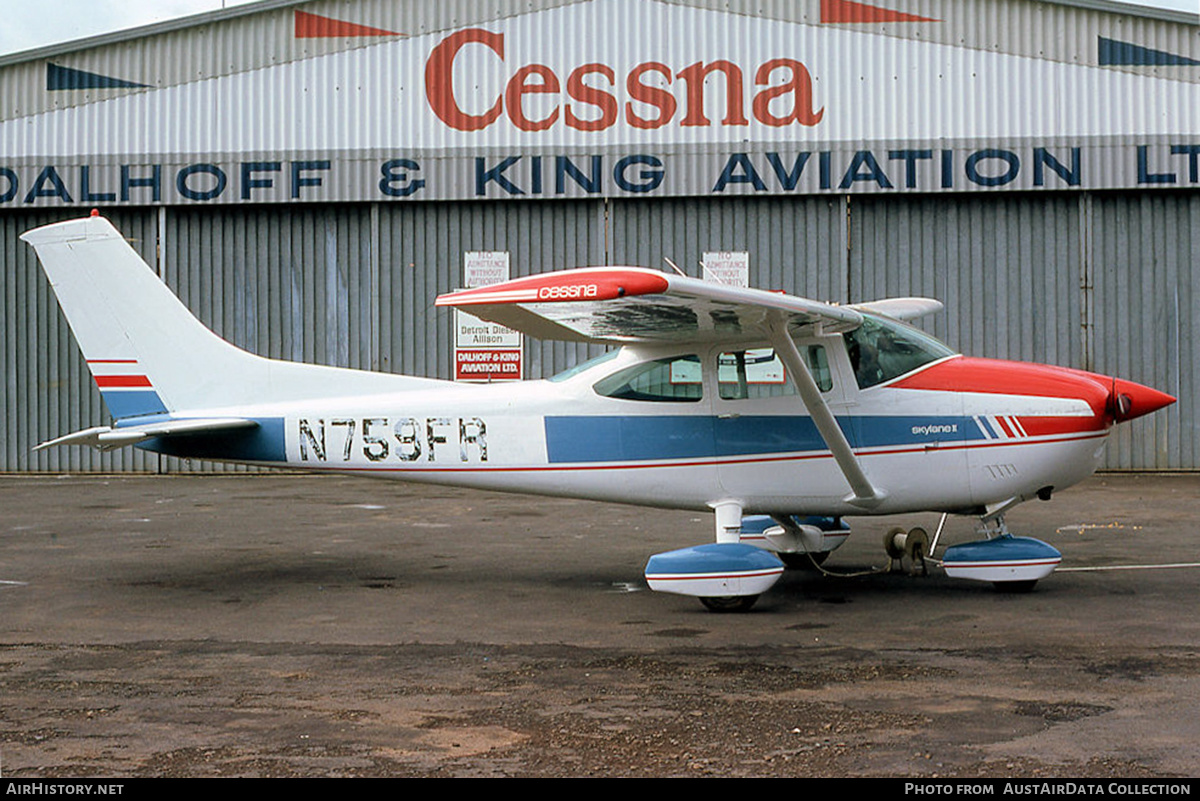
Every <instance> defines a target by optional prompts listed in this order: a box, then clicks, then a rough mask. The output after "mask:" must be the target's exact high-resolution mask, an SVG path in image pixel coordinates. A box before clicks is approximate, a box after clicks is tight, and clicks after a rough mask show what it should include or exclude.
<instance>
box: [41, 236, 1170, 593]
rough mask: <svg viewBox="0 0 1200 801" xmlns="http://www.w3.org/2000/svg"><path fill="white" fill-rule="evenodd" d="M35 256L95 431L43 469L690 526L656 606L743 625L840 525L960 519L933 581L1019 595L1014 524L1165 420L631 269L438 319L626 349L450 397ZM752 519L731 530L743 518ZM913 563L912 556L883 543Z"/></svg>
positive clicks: (1130, 394) (134, 276) (661, 560)
mask: <svg viewBox="0 0 1200 801" xmlns="http://www.w3.org/2000/svg"><path fill="white" fill-rule="evenodd" d="M22 238H23V239H24V240H25V241H27V242H29V243H30V244H31V245H33V247H34V248H35V249H36V250H37V254H38V258H39V259H40V260H41V262H42V266H43V267H44V269H45V271H46V274H47V276H48V277H49V279H50V283H51V285H52V286H53V288H54V291H55V293H56V294H57V296H58V301H59V303H60V305H61V306H62V309H63V312H64V313H65V314H66V317H67V320H68V322H69V323H70V325H71V329H72V331H73V332H74V334H75V337H76V339H77V340H78V342H79V346H80V348H81V349H82V351H83V355H84V358H85V359H86V360H87V364H88V367H89V368H90V369H91V371H92V375H93V376H94V377H95V380H96V384H97V386H98V387H99V389H100V392H101V394H102V395H103V397H104V401H105V403H106V404H107V406H108V409H109V411H110V412H111V413H112V416H113V418H114V421H113V424H112V425H111V426H100V427H97V428H89V429H87V430H84V431H79V432H76V433H73V434H68V435H66V436H63V437H60V438H58V439H55V440H52V441H50V442H46V443H44V444H42V445H39V446H38V447H39V448H46V447H51V446H55V445H76V444H78V445H91V446H94V447H97V448H101V449H109V448H116V447H120V446H123V445H136V446H138V447H141V448H145V449H147V450H152V451H157V452H159V453H166V454H171V455H175V456H183V457H194V458H204V459H215V460H221V461H227V462H244V463H251V464H259V465H271V466H280V467H290V468H305V469H313V470H336V471H346V472H355V473H363V474H369V475H379V476H386V477H393V478H398V479H405V480H409V481H427V482H437V483H444V484H456V485H463V486H468V487H479V488H483V489H491V490H506V491H517V492H526V493H533V494H543V495H561V496H571V497H579V498H592V499H596V500H602V501H619V502H624V503H634V504H645V505H648V506H662V507H672V508H679V509H697V510H711V511H713V512H714V513H715V518H716V543H715V544H708V545H701V546H698V547H694V548H686V549H683V550H679V551H672V552H669V553H665V554H658V555H656V556H654V557H652V558H651V559H650V561H649V563H648V564H647V567H646V578H647V580H648V581H649V583H650V586H651V587H652V588H654V589H656V590H665V591H668V592H676V593H682V594H685V595H694V596H697V597H699V598H700V599H701V600H702V601H704V602H705V605H706V606H709V607H710V608H713V609H744V608H748V607H749V605H750V604H751V603H753V601H754V599H755V598H756V597H757V596H758V595H759V594H760V593H762V592H763V591H765V590H766V589H768V588H769V587H770V586H771V585H772V584H773V583H774V582H775V580H776V579H777V578H778V577H779V575H780V574H781V573H782V572H783V569H784V562H783V561H781V559H780V557H783V560H785V561H788V562H791V561H794V560H796V559H800V558H803V559H806V560H807V559H811V560H812V561H813V562H814V563H816V562H819V561H820V560H821V559H822V558H823V557H824V556H826V555H827V554H828V553H829V552H830V551H831V550H833V549H834V548H836V547H837V546H838V545H840V544H841V542H842V541H844V539H845V537H846V535H847V534H848V533H849V532H848V529H847V528H846V527H845V525H844V524H843V523H842V520H841V517H842V516H843V515H867V514H870V515H886V514H895V513H899V512H914V511H943V512H951V513H959V514H969V515H977V516H979V517H980V518H981V519H982V520H983V521H984V525H983V526H982V528H983V530H985V531H986V532H987V533H988V534H989V536H988V538H986V539H982V540H980V541H978V542H973V543H965V544H960V545H954V546H951V547H950V548H947V549H946V551H945V553H944V556H943V558H942V560H941V563H942V565H943V567H944V568H945V569H946V570H947V572H948V573H949V574H951V575H956V576H962V577H965V578H973V579H980V580H985V581H992V582H996V583H997V585H998V586H1001V587H1005V586H1006V587H1009V588H1022V589H1023V588H1027V587H1031V586H1032V584H1033V582H1035V581H1037V580H1038V579H1040V578H1042V577H1044V576H1046V575H1048V574H1049V573H1050V572H1051V571H1052V570H1053V569H1054V568H1055V566H1056V565H1057V564H1058V561H1059V559H1060V555H1059V553H1058V551H1057V550H1055V549H1054V548H1052V547H1051V546H1049V545H1047V544H1046V543H1043V542H1040V541H1038V540H1032V539H1028V538H1022V537H1013V536H1011V535H1009V534H1008V532H1007V531H1006V530H1005V528H1004V526H1003V519H1002V515H1003V513H1004V512H1005V511H1006V510H1007V509H1008V508H1010V507H1011V506H1012V505H1014V504H1016V503H1018V502H1020V501H1023V500H1027V499H1030V498H1034V497H1040V498H1049V496H1050V494H1051V492H1053V491H1056V490H1059V489H1062V488H1064V487H1067V486H1070V485H1072V484H1074V483H1076V482H1078V481H1080V480H1081V479H1083V478H1084V477H1086V476H1087V475H1089V474H1090V473H1091V472H1092V471H1093V470H1094V469H1095V467H1096V465H1097V461H1098V459H1099V458H1100V454H1101V451H1102V449H1103V447H1104V442H1105V439H1106V438H1107V436H1108V433H1109V430H1110V429H1111V428H1112V426H1113V425H1114V424H1115V423H1118V422H1121V421H1124V420H1129V419H1131V418H1134V417H1138V416H1140V415H1144V414H1148V413H1150V412H1153V411H1154V410H1156V409H1159V408H1162V407H1163V406H1166V405H1167V404H1170V403H1172V402H1173V401H1174V398H1172V397H1170V396H1169V395H1165V394H1163V393H1161V392H1158V391H1156V390H1154V389H1150V388H1149V387H1145V386H1141V385H1139V384H1134V383H1131V382H1128V381H1123V380H1121V379H1118V378H1110V377H1106V376H1101V375H1096V374H1093V373H1086V372H1082V371H1079V370H1069V369H1064V368H1059V367H1048V366H1043V365H1035V364H1022V363H1015V362H1004V361H993V360H988V359H973V358H967V357H964V356H961V355H959V354H957V353H954V352H953V351H952V350H951V349H950V348H948V347H947V346H945V345H943V344H942V343H941V342H938V341H937V340H935V339H934V338H932V337H931V336H929V335H928V334H925V333H923V332H921V331H919V330H917V329H915V328H912V327H910V326H908V325H906V324H905V323H903V322H900V321H902V320H908V319H912V318H915V317H919V316H921V315H923V314H927V313H929V312H933V311H936V310H938V309H940V308H941V304H940V303H939V302H937V301H934V300H927V299H923V298H901V299H892V300H882V301H878V302H874V303H863V304H856V305H850V306H834V305H829V304H826V303H820V302H817V301H812V300H806V299H804V298H798V297H793V296H790V295H784V294H777V293H773V292H767V291H762V290H757V289H742V288H734V287H729V286H723V285H721V284H716V283H710V282H706V281H700V280H696V279H692V278H687V277H683V276H678V275H672V274H667V273H661V272H657V271H653V270H647V269H639V268H633V267H604V268H588V269H577V270H567V271H563V272H554V273H547V274H543V275H537V276H531V277H527V278H519V279H516V280H513V281H509V282H507V283H503V284H499V285H495V286H490V287H486V288H478V289H468V290H464V291H460V292H455V293H452V294H449V295H443V296H441V297H439V298H438V299H437V306H438V307H442V308H445V307H460V308H462V309H464V310H466V311H469V312H470V313H471V314H474V315H475V316H477V317H480V318H483V319H485V320H490V321H494V322H498V323H503V324H504V325H507V326H510V327H512V328H515V329H517V330H519V331H522V332H524V333H526V334H529V335H531V336H534V337H542V338H553V339H562V340H573V341H582V342H598V343H606V344H612V345H619V346H621V347H619V348H617V349H614V350H610V351H609V352H607V353H605V354H604V355H603V356H600V357H599V358H597V359H593V360H591V361H590V362H587V363H585V364H582V365H579V366H578V367H575V368H574V369H571V370H569V371H567V372H565V373H563V374H561V375H559V376H556V377H554V378H551V379H549V380H543V381H526V382H520V383H515V384H491V385H479V384H455V383H451V382H447V381H438V380H432V379H425V378H412V377H408V376H400V375H391V374H382V373H370V372H365V371H360V370H349V369H341V368H333V367H323V366H315V365H308V364H299V363H295V362H283V361H275V360H271V359H265V358H262V357H259V356H255V355H253V354H250V353H247V352H245V351H243V350H240V349H238V348H236V347H234V346H233V345H230V344H229V343H227V342H226V341H224V340H223V339H221V338H219V337H218V336H216V335H215V334H214V333H212V332H211V331H209V330H208V329H207V328H205V327H204V326H203V325H202V324H201V323H200V322H199V321H198V320H196V319H195V318H194V317H193V316H192V315H191V314H190V313H189V312H188V310H187V308H186V307H185V306H184V305H183V304H182V303H181V302H180V301H179V300H178V298H176V297H175V295H174V294H172V293H171V291H170V290H169V289H167V287H166V286H165V285H164V284H163V283H162V282H161V281H160V280H159V279H158V278H157V277H156V276H155V275H154V273H153V272H152V271H151V270H150V268H149V267H148V266H147V265H146V264H145V263H144V262H143V261H142V259H141V258H140V257H139V256H138V255H137V254H136V253H135V252H134V251H133V249H132V248H131V247H130V246H129V245H128V244H127V243H126V242H125V240H124V239H123V238H122V237H121V235H120V233H119V232H118V231H117V230H116V229H115V228H114V227H113V226H112V225H111V224H110V223H109V222H108V221H107V220H105V219H103V218H102V217H99V216H97V215H96V214H95V213H93V216H92V217H90V218H87V219H82V220H74V221H70V222H64V223H58V224H55V225H48V226H45V227H43V228H38V229H36V230H33V231H30V232H28V233H26V234H25V235H24V236H23V237H22ZM747 515H750V516H747ZM889 547H890V548H892V549H894V552H893V555H896V554H898V553H899V554H902V553H904V552H907V553H908V554H909V555H910V556H918V557H921V556H924V554H923V553H921V550H922V549H924V548H927V547H928V542H927V538H926V537H924V536H923V532H921V531H920V530H913V531H912V532H908V533H907V534H905V533H903V532H902V533H900V534H899V535H898V536H896V537H895V539H894V541H892V542H889Z"/></svg>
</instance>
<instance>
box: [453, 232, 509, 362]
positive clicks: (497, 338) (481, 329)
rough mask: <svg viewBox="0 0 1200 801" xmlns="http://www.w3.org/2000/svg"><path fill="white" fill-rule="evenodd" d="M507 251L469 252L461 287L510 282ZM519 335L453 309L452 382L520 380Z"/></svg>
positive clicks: (503, 327) (466, 257) (465, 260)
mask: <svg viewBox="0 0 1200 801" xmlns="http://www.w3.org/2000/svg"><path fill="white" fill-rule="evenodd" d="M508 264H509V262H508V252H507V251H503V250H489V251H468V252H467V253H466V254H465V255H464V257H463V279H464V281H463V283H464V288H466V289H473V288H475V287H480V286H491V285H493V284H499V283H502V282H504V281H507V280H508V279H509V266H508ZM523 357H524V345H523V340H522V338H521V334H520V333H518V332H516V331H514V330H512V329H511V328H506V327H505V326H502V325H498V324H497V323H489V322H487V321H486V320H480V319H479V318H478V317H475V316H473V315H470V314H467V313H466V312H464V311H462V310H460V309H455V310H454V380H455V381H520V380H521V379H522V378H524V377H525V371H524V364H525V359H524V358H523Z"/></svg>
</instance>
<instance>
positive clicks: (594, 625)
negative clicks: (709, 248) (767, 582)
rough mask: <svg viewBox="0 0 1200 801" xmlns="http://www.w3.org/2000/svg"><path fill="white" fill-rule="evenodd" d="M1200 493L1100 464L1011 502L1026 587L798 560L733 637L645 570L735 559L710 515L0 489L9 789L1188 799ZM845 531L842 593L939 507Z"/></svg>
mask: <svg viewBox="0 0 1200 801" xmlns="http://www.w3.org/2000/svg"><path fill="white" fill-rule="evenodd" d="M1198 497H1200V475H1166V476H1149V475H1137V476H1133V475H1107V476H1100V477H1096V478H1094V479H1092V480H1090V481H1089V482H1087V483H1086V484H1084V485H1082V486H1080V487H1077V488H1074V489H1072V490H1068V491H1066V492H1064V493H1061V494H1059V495H1057V496H1056V497H1055V498H1054V500H1053V501H1052V502H1050V503H1040V502H1037V503H1029V504H1025V505H1023V506H1021V507H1018V508H1017V509H1015V510H1014V511H1012V512H1011V513H1010V514H1009V516H1008V523H1009V525H1010V527H1011V528H1012V529H1013V531H1014V533H1018V534H1024V535H1029V536H1034V537H1038V538H1040V539H1043V540H1046V541H1047V542H1049V543H1051V544H1052V545H1054V546H1055V547H1057V548H1058V549H1059V550H1061V551H1062V552H1063V554H1064V561H1063V568H1064V569H1061V570H1060V571H1059V572H1058V573H1056V574H1055V575H1053V576H1051V577H1050V578H1048V579H1046V580H1044V581H1042V582H1041V583H1040V584H1039V585H1038V586H1037V588H1036V589H1035V590H1034V591H1033V592H1032V593H1030V594H1026V595H1009V594H998V593H995V592H993V591H992V589H991V587H990V586H989V585H984V584H976V583H969V582H963V581H956V580H951V579H948V578H946V577H945V576H944V575H943V574H942V573H941V571H940V569H938V568H936V567H933V568H931V569H930V571H929V573H930V574H929V575H928V576H924V577H919V576H912V575H909V574H908V572H907V571H904V570H894V571H892V572H888V573H875V574H872V575H864V576H858V577H854V578H847V577H837V576H823V575H820V574H817V573H813V572H803V571H789V573H788V574H787V575H785V577H784V578H783V579H782V580H781V581H780V583H779V584H778V585H776V587H775V588H774V589H773V590H772V591H771V592H770V593H768V594H767V595H765V596H763V598H762V600H761V601H760V602H759V604H758V606H756V607H755V608H754V610H752V611H751V612H750V613H748V614H736V615H716V614H712V613H709V612H707V611H705V610H704V609H703V608H702V607H701V606H700V604H699V603H698V602H697V601H695V599H691V598H685V597H681V596H671V595H662V594H657V593H652V592H650V591H649V590H648V589H647V588H646V586H645V582H644V581H643V579H642V570H643V568H644V566H645V562H646V559H647V557H648V556H649V555H650V554H652V553H655V552H658V551H664V550H670V549H674V548H680V547H684V546H687V545H692V544H699V543H703V542H708V541H710V540H711V537H712V523H711V520H710V519H709V518H708V517H706V516H703V515H698V514H695V513H690V512H670V511H661V510H647V509H639V508H634V507H626V506H616V505H605V504H599V503H591V502H582V501H569V500H558V499H539V498H527V497H521V496H511V495H496V494H490V493H482V492H473V491H464V490H451V489H441V488H433V487H426V486H418V485H412V484H397V483H389V482H382V481H373V480H367V479H351V478H339V477H333V476H320V477H317V476H295V475H270V476H260V475H240V476H208V477H204V476H191V477H183V476H180V477H170V476H167V477H150V476H147V477H97V476H38V477H30V476H8V477H0V510H3V516H2V518H0V532H2V536H0V582H2V583H0V775H2V776H4V777H6V778H15V777H133V776H897V777H934V776H941V777H987V778H1001V777H1012V778H1046V777H1075V778H1080V777H1115V778H1140V777H1174V776H1195V775H1197V774H1198V773H1200V767H1198V763H1200V657H1198V655H1197V652H1198V648H1200V568H1198V567H1196V566H1195V563H1197V562H1200V551H1198V549H1197V542H1198V541H1200V535H1198V533H1197V531H1196V529H1195V528H1194V525H1195V520H1194V517H1195V511H1196V508H1197V504H1196V499H1197V498H1198ZM850 522H851V525H852V526H853V528H854V530H855V534H854V536H852V537H851V538H850V541H849V543H848V544H847V545H846V546H844V547H843V548H842V549H841V550H840V551H838V552H837V553H835V554H834V555H833V557H832V558H831V559H830V560H829V562H827V563H826V567H827V568H829V569H830V570H832V571H837V572H843V573H852V572H855V573H862V572H868V571H870V570H871V569H873V568H882V567H885V566H886V565H887V564H888V559H887V557H886V556H885V554H884V552H883V548H882V541H883V532H884V531H885V530H886V529H887V528H889V527H890V526H892V525H897V524H899V525H904V526H910V525H915V524H921V525H924V526H926V527H928V528H929V529H930V530H931V531H932V530H933V528H934V527H935V526H936V524H937V516H935V515H915V516H910V517H906V518H900V519H897V518H886V519H876V520H871V519H865V518H858V519H852V520H851V521H850ZM973 538H974V535H973V524H972V522H971V521H969V520H952V521H951V523H950V525H949V526H948V530H947V533H946V534H945V535H944V544H952V543H953V542H962V541H966V540H968V539H973ZM1189 564H1190V565H1192V566H1177V567H1158V568H1157V569H1147V567H1148V566H1163V565H1189ZM906 567H907V565H906ZM1067 568H1069V569H1067ZM1135 568H1136V569H1135Z"/></svg>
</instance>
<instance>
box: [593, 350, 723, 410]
mask: <svg viewBox="0 0 1200 801" xmlns="http://www.w3.org/2000/svg"><path fill="white" fill-rule="evenodd" d="M592 388H593V389H594V390H596V394H598V395H603V396H604V397H606V398H616V399H617V400H631V401H647V402H651V403H695V402H696V401H698V400H700V399H701V398H703V397H704V385H703V383H702V379H701V373H700V357H699V356H695V355H689V356H672V357H670V358H666V359H655V360H654V361H650V362H642V363H641V364H635V365H633V366H632V367H626V368H625V369H624V370H618V371H617V372H615V373H613V374H612V375H610V376H607V377H605V378H602V379H600V380H599V381H597V382H596V383H595V384H593V385H592Z"/></svg>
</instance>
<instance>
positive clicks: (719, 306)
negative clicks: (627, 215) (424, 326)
mask: <svg viewBox="0 0 1200 801" xmlns="http://www.w3.org/2000/svg"><path fill="white" fill-rule="evenodd" d="M437 305H438V306H456V307H459V308H461V309H462V310H463V311H466V312H469V313H470V314H472V315H474V316H476V317H479V318H481V319H484V320H489V321H491V322H495V323H500V324H502V325H506V326H508V327H509V328H512V329H515V330H517V331H521V332H523V333H526V334H529V335H530V336H533V337H537V338H539V339H558V340H571V341H577V342H610V343H621V342H730V343H736V342H745V341H750V340H759V341H761V340H762V339H763V338H764V337H766V335H767V332H768V329H769V328H770V327H771V326H772V325H774V324H776V323H777V322H779V321H783V322H784V323H786V324H787V325H788V327H789V328H790V329H791V330H792V332H793V333H797V332H798V331H799V330H800V329H802V328H804V327H811V326H815V325H817V324H824V326H825V327H826V330H829V329H830V327H836V329H837V330H850V329H853V328H857V327H858V325H859V324H860V323H861V322H862V315H861V314H860V313H859V312H858V311H856V310H854V309H851V308H848V307H843V306H834V305H831V304H828V303H821V302H819V301H815V300H808V299H806V298H798V297H794V296H792V295H784V294H779V293H775V292H766V291H763V290H761V289H744V288H741V287H731V286H726V285H723V284H717V283H713V282H711V281H700V280H698V279H695V278H688V277H686V276H681V275H670V274H667V273H661V272H657V271H655V270H647V269H644V268H638V267H590V268H584V269H579V270H567V271H564V272H554V273H545V274H543V275H535V276H530V277H528V278H518V279H516V280H513V281H507V282H505V283H502V284H495V285H493V286H488V287H480V288H477V289H467V290H462V291H460V292H453V293H451V294H448V295H442V296H440V297H439V298H438V299H437Z"/></svg>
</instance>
